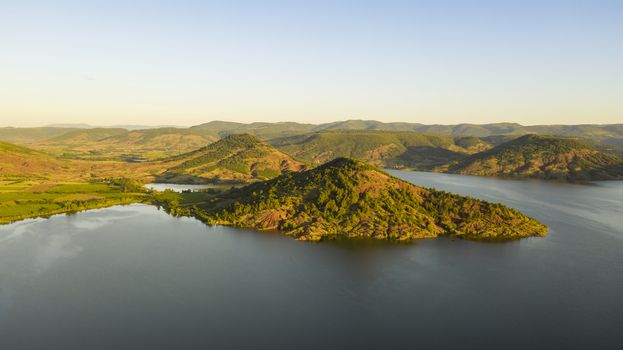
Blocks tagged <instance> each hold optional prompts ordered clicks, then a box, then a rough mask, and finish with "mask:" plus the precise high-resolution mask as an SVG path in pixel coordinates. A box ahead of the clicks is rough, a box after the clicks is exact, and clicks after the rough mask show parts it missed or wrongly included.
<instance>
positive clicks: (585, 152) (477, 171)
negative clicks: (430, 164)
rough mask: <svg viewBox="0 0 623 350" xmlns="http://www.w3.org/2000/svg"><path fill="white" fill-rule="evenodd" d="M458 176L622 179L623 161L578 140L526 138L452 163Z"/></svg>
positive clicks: (536, 136) (533, 136)
mask: <svg viewBox="0 0 623 350" xmlns="http://www.w3.org/2000/svg"><path fill="white" fill-rule="evenodd" d="M448 171H450V172H454V173H459V174H471V175H486V176H512V177H536V178H546V179H566V180H607V179H620V178H623V163H622V161H621V159H619V158H617V157H615V156H612V155H607V154H604V153H602V152H599V151H597V150H595V149H594V148H592V147H591V146H589V145H588V144H586V143H583V142H581V141H579V140H576V139H570V138H562V137H555V136H541V135H525V136H522V137H519V138H517V139H514V140H511V141H509V142H506V143H503V144H501V145H498V146H496V147H494V148H492V149H490V150H488V151H484V152H481V153H477V154H474V155H472V156H470V157H467V158H465V159H463V160H460V161H458V162H455V163H454V164H450V165H449V166H448Z"/></svg>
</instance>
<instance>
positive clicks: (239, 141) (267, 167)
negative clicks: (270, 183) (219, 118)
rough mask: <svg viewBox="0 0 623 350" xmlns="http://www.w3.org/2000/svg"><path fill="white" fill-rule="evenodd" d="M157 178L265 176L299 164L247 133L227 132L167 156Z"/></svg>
mask: <svg viewBox="0 0 623 350" xmlns="http://www.w3.org/2000/svg"><path fill="white" fill-rule="evenodd" d="M169 162H170V163H175V164H176V165H174V166H171V167H170V168H168V169H167V170H166V171H165V172H164V174H162V175H161V176H160V177H159V178H158V179H157V180H158V181H160V182H178V183H189V182H246V181H252V180H266V179H270V178H273V177H275V176H278V175H280V174H282V173H283V172H285V171H296V170H300V169H301V168H302V164H301V163H299V162H297V161H295V160H294V159H292V158H291V157H290V156H288V155H286V154H284V153H282V152H281V151H278V150H276V149H274V148H273V147H272V146H270V145H268V144H267V143H265V142H263V141H261V140H259V139H258V138H256V137H255V136H252V135H249V134H234V135H229V136H226V137H224V138H222V139H220V140H219V141H217V142H214V143H212V144H210V145H208V146H206V147H203V148H200V149H198V150H195V151H192V152H189V153H186V154H183V155H180V156H178V157H174V158H172V159H170V161H169Z"/></svg>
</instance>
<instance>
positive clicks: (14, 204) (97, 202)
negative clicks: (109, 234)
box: [0, 178, 150, 224]
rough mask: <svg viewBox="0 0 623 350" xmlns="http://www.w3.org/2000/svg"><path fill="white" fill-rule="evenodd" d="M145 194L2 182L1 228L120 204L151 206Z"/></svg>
mask: <svg viewBox="0 0 623 350" xmlns="http://www.w3.org/2000/svg"><path fill="white" fill-rule="evenodd" d="M149 200H150V197H149V195H148V194H147V193H145V192H140V191H137V190H134V191H133V192H128V191H124V188H121V187H120V186H118V185H115V184H112V183H37V182H36V181H34V180H26V179H17V178H9V179H0V224H6V223H10V222H14V221H18V220H22V219H27V218H34V217H46V216H50V215H54V214H60V213H73V212H78V211H83V210H87V209H94V208H102V207H108V206H112V205H118V204H130V203H137V202H149Z"/></svg>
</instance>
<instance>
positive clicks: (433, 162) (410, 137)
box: [271, 130, 490, 170]
mask: <svg viewBox="0 0 623 350" xmlns="http://www.w3.org/2000/svg"><path fill="white" fill-rule="evenodd" d="M271 143H272V145H273V146H275V147H277V148H278V149H280V150H283V151H284V152H286V153H288V154H291V155H293V156H294V157H297V158H300V159H303V160H305V161H308V162H311V163H314V164H320V163H324V162H326V161H328V160H331V159H334V158H337V157H351V158H356V159H360V160H363V161H366V162H369V163H372V164H375V165H379V166H390V167H408V168H414V169H418V170H429V169H432V168H433V167H435V166H438V165H441V164H444V163H446V162H448V161H453V160H458V159H461V158H464V157H466V156H467V155H468V154H471V153H474V152H477V151H480V150H484V149H488V148H489V147H490V146H489V145H488V144H487V143H485V142H483V141H482V140H480V139H478V138H473V137H453V136H448V135H439V134H430V133H420V132H401V131H359V130H338V131H323V132H317V133H311V134H304V135H297V136H291V137H285V138H278V139H273V140H271Z"/></svg>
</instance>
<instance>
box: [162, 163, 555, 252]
mask: <svg viewBox="0 0 623 350" xmlns="http://www.w3.org/2000/svg"><path fill="white" fill-rule="evenodd" d="M169 209H170V210H171V212H172V213H174V214H181V215H184V214H194V215H196V216H197V217H199V218H200V219H202V220H203V221H205V222H207V223H210V224H222V225H234V226H241V227H251V228H256V229H262V230H272V229H276V230H280V231H283V232H285V233H287V234H288V235H291V236H293V237H294V238H297V239H301V240H322V239H332V238H374V239H383V240H411V239H415V238H429V237H437V236H441V235H450V236H454V237H461V238H466V239H474V240H505V239H516V238H521V237H528V236H542V235H545V234H546V232H547V228H546V227H545V226H543V225H542V224H540V223H539V222H537V221H536V220H534V219H531V218H528V217H526V216H525V215H523V214H521V213H520V212H518V211H516V210H514V209H511V208H507V207H505V206H503V205H501V204H493V203H488V202H485V201H481V200H478V199H474V198H469V197H462V196H458V195H454V194H450V193H447V192H442V191H436V190H433V189H426V188H422V187H418V186H415V185H412V184H410V183H407V182H405V181H402V180H400V179H398V178H395V177H393V176H391V175H389V174H386V173H384V172H382V171H380V170H378V169H376V168H375V167H373V166H371V165H368V164H366V163H363V162H360V161H357V160H352V159H347V158H338V159H335V160H332V161H330V162H328V163H326V164H324V165H321V166H319V167H316V168H314V169H311V170H307V171H302V172H292V173H287V174H284V175H281V176H279V177H277V178H275V179H272V180H268V181H264V182H258V183H254V184H251V185H248V186H245V187H242V188H238V189H232V190H230V191H228V192H225V193H223V194H220V195H217V196H215V197H211V198H210V197H206V201H205V202H204V203H203V204H200V205H199V206H193V207H185V208H184V207H182V208H180V207H177V206H175V205H172V206H170V207H169Z"/></svg>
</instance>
